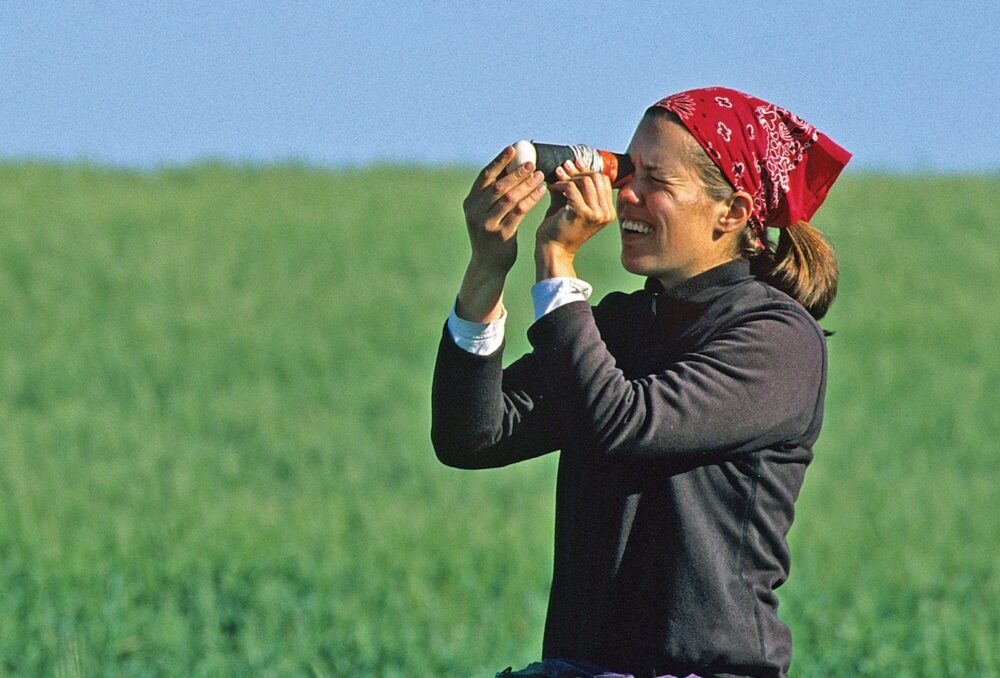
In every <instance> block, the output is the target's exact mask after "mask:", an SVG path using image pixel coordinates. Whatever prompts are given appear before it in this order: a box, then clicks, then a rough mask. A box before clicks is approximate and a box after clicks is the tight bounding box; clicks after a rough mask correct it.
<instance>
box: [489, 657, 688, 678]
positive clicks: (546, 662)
mask: <svg viewBox="0 0 1000 678" xmlns="http://www.w3.org/2000/svg"><path fill="white" fill-rule="evenodd" d="M496 678H635V677H634V676H633V675H632V674H631V673H615V672H614V671H608V670H607V669H602V668H601V667H600V666H596V665H594V664H591V663H589V662H574V661H567V660H565V659H543V660H542V661H540V662H534V663H532V664H528V665H527V666H526V667H524V668H523V669H521V670H520V671H512V670H511V669H509V668H508V669H505V670H504V671H501V672H500V673H498V674H496ZM658 678H699V677H698V676H696V675H695V674H693V673H692V674H689V675H687V676H685V677H681V676H674V675H669V674H668V675H665V676H659V677H658Z"/></svg>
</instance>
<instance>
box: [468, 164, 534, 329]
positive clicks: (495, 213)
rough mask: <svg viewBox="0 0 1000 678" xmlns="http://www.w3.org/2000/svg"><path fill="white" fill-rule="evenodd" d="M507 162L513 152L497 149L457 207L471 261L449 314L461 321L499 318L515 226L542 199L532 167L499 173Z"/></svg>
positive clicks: (513, 249)
mask: <svg viewBox="0 0 1000 678" xmlns="http://www.w3.org/2000/svg"><path fill="white" fill-rule="evenodd" d="M513 159H514V148H513V147H512V146H508V147H507V148H505V149H503V151H501V152H500V155H498V156H497V157H496V158H494V159H493V161H492V162H490V164H488V165H487V166H486V167H484V168H483V170H482V172H480V173H479V176H478V177H476V181H475V182H474V183H473V184H472V189H471V190H470V191H469V195H468V196H467V197H466V198H465V201H464V202H463V203H462V206H463V207H464V209H465V223H466V226H467V227H468V230H469V242H470V244H471V245H472V259H471V260H470V262H469V267H468V268H467V269H466V271H465V278H464V279H463V280H462V287H461V289H460V290H459V293H458V301H457V305H456V308H455V311H456V313H457V314H458V316H459V317H460V318H463V319H465V320H471V321H473V322H490V321H492V320H496V319H497V318H499V317H500V316H501V315H502V314H503V286H504V281H505V280H506V278H507V272H508V271H509V270H510V268H511V266H513V265H514V260H515V259H517V238H516V236H517V227H518V225H519V224H520V223H521V220H522V219H524V216H525V215H526V214H527V213H528V212H529V211H530V210H531V208H532V207H534V206H535V205H537V204H538V201H539V200H541V198H542V196H543V195H545V184H543V183H542V179H543V178H544V177H543V175H542V173H541V172H536V171H535V166H534V164H533V163H525V164H523V165H521V166H520V167H518V168H517V169H516V170H515V171H513V172H511V173H510V174H506V175H504V174H503V171H504V169H505V168H506V167H507V165H509V164H510V161H511V160H513Z"/></svg>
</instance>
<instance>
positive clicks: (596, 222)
mask: <svg viewBox="0 0 1000 678" xmlns="http://www.w3.org/2000/svg"><path fill="white" fill-rule="evenodd" d="M556 178H558V179H559V181H558V182H556V183H554V184H551V185H550V186H549V191H550V192H551V193H552V204H551V205H550V206H549V209H548V211H547V212H546V213H545V219H544V220H543V221H542V223H541V225H540V226H539V227H538V231H537V232H536V234H535V271H536V279H537V280H544V279H546V278H554V277H558V276H566V277H576V271H575V270H574V268H573V259H574V257H575V256H576V251H577V250H578V249H580V247H581V246H582V245H583V244H584V243H585V242H587V241H588V240H589V239H590V238H591V237H592V236H593V235H594V234H595V233H597V232H598V231H600V230H601V229H602V228H604V227H605V226H607V225H608V224H610V223H611V222H612V221H614V220H615V200H614V195H613V194H612V189H611V180H610V179H609V178H608V177H606V176H604V175H603V174H597V173H594V172H589V171H585V170H584V169H583V168H581V167H580V166H579V165H575V164H573V163H571V162H570V161H568V160H567V161H566V163H565V164H564V165H563V166H562V167H559V168H557V169H556Z"/></svg>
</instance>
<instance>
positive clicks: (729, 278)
mask: <svg viewBox="0 0 1000 678" xmlns="http://www.w3.org/2000/svg"><path fill="white" fill-rule="evenodd" d="M750 277H751V276H750V262H749V261H747V260H746V259H733V260H732V261H727V262H726V263H724V264H720V265H718V266H716V267H715V268H710V269H708V270H707V271H704V272H702V273H699V274H698V275H695V276H692V277H690V278H688V279H687V280H685V281H684V282H682V283H679V284H677V285H674V286H673V287H671V288H670V289H669V290H665V289H663V284H662V283H661V282H660V281H659V280H657V279H656V278H646V285H645V289H646V291H648V292H653V293H655V294H663V295H666V296H668V297H671V298H673V299H677V300H678V301H703V300H706V299H707V298H711V297H713V296H715V294H712V293H711V292H710V290H712V288H715V287H729V286H730V285H732V284H735V283H738V282H743V281H745V280H749V279H750ZM706 293H707V294H706Z"/></svg>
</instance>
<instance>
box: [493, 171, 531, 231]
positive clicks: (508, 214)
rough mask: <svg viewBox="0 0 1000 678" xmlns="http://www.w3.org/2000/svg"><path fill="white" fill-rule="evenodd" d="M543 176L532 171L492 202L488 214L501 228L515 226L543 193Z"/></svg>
mask: <svg viewBox="0 0 1000 678" xmlns="http://www.w3.org/2000/svg"><path fill="white" fill-rule="evenodd" d="M543 178H544V177H543V175H542V173H541V172H532V173H531V174H530V175H529V176H528V177H527V178H526V179H524V180H522V181H521V182H520V183H519V184H517V185H516V186H514V187H513V188H511V189H510V190H509V191H505V192H504V193H503V195H501V196H500V197H499V198H498V199H497V201H496V202H494V203H493V205H492V206H491V207H490V209H489V212H488V214H489V216H490V217H491V218H492V219H494V220H497V221H498V223H499V225H500V228H501V230H503V229H508V228H510V227H512V226H517V224H518V223H520V221H521V219H523V218H524V215H525V214H527V213H528V212H530V211H531V209H532V208H533V207H534V206H535V205H537V204H538V201H539V200H541V199H542V196H544V195H545V184H544V182H543V181H542V180H543Z"/></svg>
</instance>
